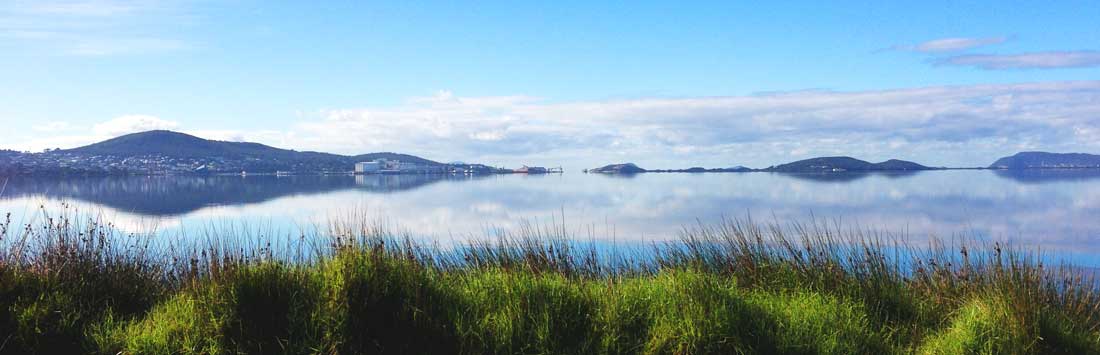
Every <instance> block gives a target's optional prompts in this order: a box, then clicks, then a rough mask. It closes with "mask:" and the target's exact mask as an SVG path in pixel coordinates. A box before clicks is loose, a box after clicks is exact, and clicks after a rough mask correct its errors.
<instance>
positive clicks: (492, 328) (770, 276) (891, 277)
mask: <svg viewBox="0 0 1100 355" xmlns="http://www.w3.org/2000/svg"><path fill="white" fill-rule="evenodd" d="M41 224H42V225H40V226H31V227H28V228H25V229H24V230H21V231H11V229H9V226H6V225H5V226H3V229H2V230H3V231H4V233H3V234H0V237H2V238H3V240H0V245H2V248H0V354H55V353H97V354H119V353H123V354H408V353H464V354H1090V353H1100V310H1098V309H1100V296H1098V294H1100V293H1098V292H1096V291H1097V289H1096V287H1095V285H1096V284H1095V283H1094V282H1093V281H1092V280H1090V279H1088V278H1086V277H1084V276H1083V274H1081V273H1079V272H1077V271H1075V270H1074V269H1072V268H1067V267H1051V266H1048V265H1042V264H1041V263H1040V262H1038V260H1040V259H1039V258H1038V256H1037V255H1036V254H1034V253H1030V252H1027V251H1024V250H1020V249H1014V248H1008V247H1005V246H1003V245H1000V244H990V245H985V246H981V245H978V246H975V245H973V244H958V245H956V246H952V247H948V246H944V245H943V244H940V243H933V244H931V245H929V246H927V247H920V248H916V247H914V248H910V247H908V246H906V245H904V244H903V243H901V242H899V241H897V239H886V238H879V237H876V236H866V235H863V234H860V233H858V232H843V233H842V232H840V231H837V230H835V229H828V228H823V227H822V226H816V225H810V226H802V225H790V226H785V227H781V226H774V225H772V226H762V225H757V224H752V223H748V222H738V221H730V222H728V223H724V224H721V225H718V226H713V227H699V228H696V229H692V230H688V231H685V233H684V238H683V239H682V240H680V241H677V242H671V243H664V244H657V245H653V246H652V247H653V255H654V256H652V257H647V258H637V257H626V258H621V259H616V260H611V261H608V260H604V259H599V258H598V256H597V255H596V254H595V253H594V252H592V251H590V250H585V249H584V248H581V247H577V246H576V245H575V244H573V243H569V242H568V241H567V240H565V239H564V238H563V237H562V235H565V234H563V233H560V231H556V230H537V229H530V230H527V231H525V232H524V233H523V234H522V235H516V236H510V237H507V238H504V239H502V240H500V241H499V242H491V243H484V242H483V243H475V244H470V245H467V246H460V247H457V248H456V249H454V250H441V249H438V248H433V247H429V246H425V245H420V244H416V243H413V242H409V241H407V240H404V239H401V238H397V237H394V236H392V235H390V234H388V233H387V232H386V231H385V230H384V229H378V228H369V227H362V226H358V227H355V228H351V227H350V226H352V224H351V223H348V224H334V225H333V227H332V228H330V230H327V231H325V232H324V233H318V234H317V235H314V236H311V238H303V239H302V240H306V239H309V240H310V243H312V244H309V245H311V248H310V250H311V252H310V253H308V254H309V255H305V256H303V254H304V253H302V252H301V251H300V250H298V251H286V250H282V249H278V250H282V251H277V249H275V248H270V247H268V246H267V245H266V243H264V244H256V245H259V247H253V246H250V245H241V244H231V243H227V242H226V241H227V240H232V239H233V238H236V237H238V236H236V235H232V234H229V233H228V232H227V234H223V235H215V236H216V237H220V238H222V239H217V238H215V239H213V240H214V241H215V242H207V243H206V244H201V245H195V246H190V247H183V246H180V245H175V246H172V247H171V248H165V247H163V246H151V245H150V244H148V243H147V242H145V241H146V240H147V239H146V238H143V237H142V236H136V237H135V236H126V235H119V234H117V233H116V232H115V231H114V229H113V228H112V227H111V226H110V225H109V224H104V223H97V222H95V221H87V222H80V223H76V222H73V221H71V220H68V219H60V220H46V221H44V222H42V223H41ZM288 244H289V243H288ZM283 249H285V248H283Z"/></svg>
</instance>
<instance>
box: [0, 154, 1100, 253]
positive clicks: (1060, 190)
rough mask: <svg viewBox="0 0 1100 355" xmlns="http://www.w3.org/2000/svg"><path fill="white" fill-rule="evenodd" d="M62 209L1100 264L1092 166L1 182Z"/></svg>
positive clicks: (118, 219) (167, 219) (0, 200)
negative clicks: (872, 240)
mask: <svg viewBox="0 0 1100 355" xmlns="http://www.w3.org/2000/svg"><path fill="white" fill-rule="evenodd" d="M62 204H68V205H70V206H73V207H72V208H75V209H78V210H80V211H81V212H83V213H98V214H102V215H104V216H105V217H106V218H107V219H109V220H111V221H114V222H115V224H116V225H118V226H119V227H121V228H123V229H126V230H128V231H133V232H142V231H147V230H149V229H151V228H154V227H155V228H157V230H158V231H164V232H171V231H178V230H181V229H183V230H188V229H202V228H205V227H207V226H210V225H218V224H225V223H230V224H248V225H257V226H263V228H265V229H267V230H272V229H275V230H286V231H290V233H294V232H293V231H294V230H298V229H301V228H310V226H313V225H317V224H322V223H324V222H325V221H327V220H329V219H330V218H333V217H340V216H346V215H349V214H356V215H365V216H368V217H369V218H372V219H378V220H384V221H387V222H388V223H390V224H392V225H396V226H399V227H400V228H401V229H403V230H406V231H408V232H409V233H412V234H415V235H419V236H423V237H426V238H438V239H455V238H461V237H463V236H478V235H485V234H486V233H487V232H488V231H491V230H494V229H504V230H506V229H510V228H516V227H517V226H519V225H520V224H522V223H525V222H533V223H538V224H543V225H548V224H554V223H556V224H561V222H562V220H563V219H564V221H565V225H566V226H568V228H569V229H570V230H572V231H573V232H574V233H576V234H577V235H578V236H580V237H582V238H590V237H595V238H613V239H615V240H621V241H648V240H661V239H671V238H675V237H676V235H677V233H678V231H680V230H681V229H682V228H684V227H685V226H691V225H694V224H697V223H699V222H703V223H713V222H718V221H720V220H721V219H722V218H723V217H745V216H750V215H751V216H752V218H753V219H755V220H757V221H770V220H773V219H778V220H780V221H808V220H809V219H810V218H811V217H813V218H816V219H818V220H823V219H824V220H830V221H832V220H839V221H841V222H842V223H844V224H846V225H858V226H861V227H863V228H873V229H879V230H886V231H892V232H903V231H904V232H907V233H908V234H909V235H911V236H925V235H929V234H934V235H939V236H951V235H958V234H966V235H970V236H973V235H978V236H983V237H988V238H997V239H1011V240H1013V241H1015V242H1018V243H1026V244H1035V245H1040V246H1042V247H1044V248H1046V249H1048V250H1050V249H1054V250H1064V251H1067V252H1072V253H1076V254H1080V255H1084V257H1085V258H1087V259H1088V260H1089V261H1090V262H1089V263H1092V264H1096V263H1094V262H1092V261H1093V260H1098V261H1100V171H1096V170H1060V171H1055V170H1047V171H1025V172H1005V171H930V172H921V173H907V174H829V175H782V174H771V173H740V174H642V175H636V176H632V177H616V176H603V175H586V174H580V173H566V174H562V175H546V176H523V175H507V176H487V177H476V178H465V177H438V176H412V175H406V176H358V177H353V176H327V177H323V176H294V177H274V176H249V177H236V176H219V177H113V178H77V179H28V178H19V179H13V180H11V181H9V182H8V184H7V187H6V188H5V191H4V192H3V195H2V197H0V212H11V213H12V216H13V217H12V218H13V220H14V221H16V222H26V221H31V220H33V219H34V218H39V217H38V216H40V212H39V211H40V209H39V206H45V208H46V209H48V210H56V209H58V208H60V206H61V205H62Z"/></svg>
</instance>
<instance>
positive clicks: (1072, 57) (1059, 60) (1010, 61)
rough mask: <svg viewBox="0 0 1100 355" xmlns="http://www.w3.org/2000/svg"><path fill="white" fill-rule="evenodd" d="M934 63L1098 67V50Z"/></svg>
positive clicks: (987, 66) (960, 58)
mask: <svg viewBox="0 0 1100 355" xmlns="http://www.w3.org/2000/svg"><path fill="white" fill-rule="evenodd" d="M934 63H935V64H936V65H952V66H968V67H975V68H981V69H989V70H1000V69H1056V68H1087V67H1100V52H1098V51H1066V52H1033V53H1022V54H975V55H961V56H953V57H947V58H941V59H937V60H936V61H934Z"/></svg>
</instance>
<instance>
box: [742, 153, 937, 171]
mask: <svg viewBox="0 0 1100 355" xmlns="http://www.w3.org/2000/svg"><path fill="white" fill-rule="evenodd" d="M932 169H934V168H931V167H927V166H924V165H921V164H917V163H914V162H911V161H905V160H898V159H890V160H887V161H884V162H881V163H872V162H868V161H865V160H859V159H856V158H852V157H846V156H838V157H818V158H810V159H804V160H799V161H795V162H790V163H786V164H780V165H776V166H773V167H770V168H767V169H762V170H763V171H773V172H789V173H802V172H840V171H915V170H932Z"/></svg>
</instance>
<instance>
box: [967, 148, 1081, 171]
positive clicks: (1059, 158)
mask: <svg viewBox="0 0 1100 355" xmlns="http://www.w3.org/2000/svg"><path fill="white" fill-rule="evenodd" d="M989 168H990V169H1051V168H1100V155H1095V154H1086V153H1048V152H1020V153H1016V154H1015V155H1012V156H1008V157H1004V158H1000V159H997V161H995V162H993V164H990V165H989Z"/></svg>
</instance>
